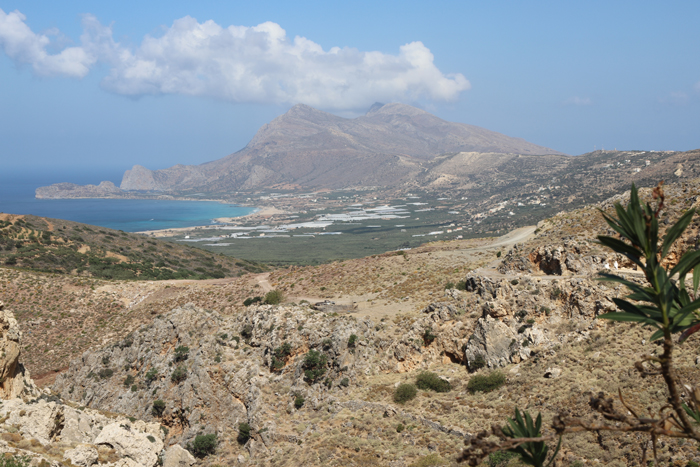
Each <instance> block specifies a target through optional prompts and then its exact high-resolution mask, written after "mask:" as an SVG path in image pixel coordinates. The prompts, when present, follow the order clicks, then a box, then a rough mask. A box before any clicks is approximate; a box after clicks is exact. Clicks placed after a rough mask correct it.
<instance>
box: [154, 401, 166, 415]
mask: <svg viewBox="0 0 700 467" xmlns="http://www.w3.org/2000/svg"><path fill="white" fill-rule="evenodd" d="M164 411H165V402H163V401H162V400H160V399H158V400H157V401H153V407H152V408H151V415H153V416H154V417H160V416H161V415H163V412H164Z"/></svg>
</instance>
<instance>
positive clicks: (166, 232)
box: [134, 200, 288, 238]
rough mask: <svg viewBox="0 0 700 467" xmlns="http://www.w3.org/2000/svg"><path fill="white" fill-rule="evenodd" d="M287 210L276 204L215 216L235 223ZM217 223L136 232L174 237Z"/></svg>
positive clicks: (224, 221)
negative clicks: (241, 214)
mask: <svg viewBox="0 0 700 467" xmlns="http://www.w3.org/2000/svg"><path fill="white" fill-rule="evenodd" d="M193 201H194V200H193ZM287 213H288V212H287V211H284V210H281V209H277V208H276V207H274V206H264V207H262V208H255V210H254V211H253V212H251V213H249V214H246V215H244V216H238V217H217V218H214V220H215V221H216V222H219V223H221V224H235V223H236V222H237V221H241V220H244V221H254V220H265V219H268V218H270V217H271V216H273V215H277V214H287ZM216 227H217V225H211V224H208V225H198V226H192V227H174V228H172V229H156V230H142V231H139V232H134V233H137V234H141V235H147V236H149V237H154V238H159V237H172V236H174V235H178V234H183V233H186V232H190V231H192V230H195V229H216Z"/></svg>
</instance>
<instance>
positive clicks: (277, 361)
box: [270, 342, 292, 371]
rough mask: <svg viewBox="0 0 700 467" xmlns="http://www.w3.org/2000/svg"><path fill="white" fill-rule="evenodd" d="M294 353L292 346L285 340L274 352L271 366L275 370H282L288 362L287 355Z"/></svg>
mask: <svg viewBox="0 0 700 467" xmlns="http://www.w3.org/2000/svg"><path fill="white" fill-rule="evenodd" d="M291 353H292V346H291V345H289V343H287V342H284V343H282V345H281V346H279V347H277V348H276V349H275V350H274V351H273V352H272V359H271V360H270V368H271V369H272V370H273V371H277V370H281V369H282V368H284V365H285V363H286V362H287V357H288V356H289V355H291Z"/></svg>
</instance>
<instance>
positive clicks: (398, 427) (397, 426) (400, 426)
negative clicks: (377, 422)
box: [396, 423, 406, 433]
mask: <svg viewBox="0 0 700 467" xmlns="http://www.w3.org/2000/svg"><path fill="white" fill-rule="evenodd" d="M405 428H406V427H404V426H403V423H399V424H398V425H396V432H397V433H401V432H402V431H403V430H404V429H405Z"/></svg>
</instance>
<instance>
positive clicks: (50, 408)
mask: <svg viewBox="0 0 700 467" xmlns="http://www.w3.org/2000/svg"><path fill="white" fill-rule="evenodd" d="M0 416H3V417H7V420H6V422H5V423H7V424H10V425H15V426H17V427H18V429H19V432H20V433H21V434H22V436H24V437H25V438H35V439H36V440H37V441H39V442H40V443H41V444H42V445H44V446H45V445H47V444H49V443H51V441H52V440H54V439H55V438H56V437H57V436H58V434H59V433H60V431H61V429H62V427H63V420H64V415H63V405H62V404H58V403H56V402H47V401H45V400H39V401H37V402H36V403H34V404H25V403H24V402H23V401H22V400H20V399H11V400H9V401H6V402H4V403H3V404H2V405H0Z"/></svg>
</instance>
